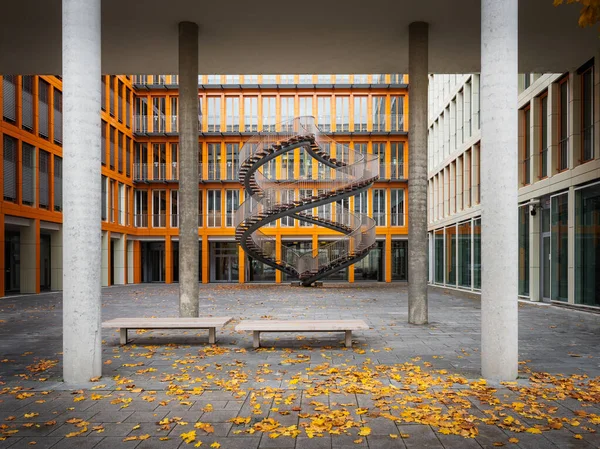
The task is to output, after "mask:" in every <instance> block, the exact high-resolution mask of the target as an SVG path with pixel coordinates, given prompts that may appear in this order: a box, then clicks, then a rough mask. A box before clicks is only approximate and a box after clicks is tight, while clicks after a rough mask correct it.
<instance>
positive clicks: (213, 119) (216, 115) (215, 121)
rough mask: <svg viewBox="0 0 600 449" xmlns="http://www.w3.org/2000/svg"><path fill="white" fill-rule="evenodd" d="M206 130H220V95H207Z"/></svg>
mask: <svg viewBox="0 0 600 449" xmlns="http://www.w3.org/2000/svg"><path fill="white" fill-rule="evenodd" d="M207 101H208V107H207V114H208V132H219V131H221V97H208V98H207Z"/></svg>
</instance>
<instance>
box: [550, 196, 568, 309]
mask: <svg viewBox="0 0 600 449" xmlns="http://www.w3.org/2000/svg"><path fill="white" fill-rule="evenodd" d="M568 206H569V198H568V194H567V193H562V194H558V195H555V196H553V197H551V201H550V216H551V219H550V225H551V226H550V239H551V242H550V253H551V254H550V261H551V270H552V272H551V275H550V279H551V287H550V291H551V297H552V299H553V300H555V301H565V302H566V301H567V300H568V290H569V260H568V259H569V207H568Z"/></svg>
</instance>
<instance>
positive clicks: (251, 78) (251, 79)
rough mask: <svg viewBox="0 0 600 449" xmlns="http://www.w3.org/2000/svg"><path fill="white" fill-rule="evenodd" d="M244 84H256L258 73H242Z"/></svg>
mask: <svg viewBox="0 0 600 449" xmlns="http://www.w3.org/2000/svg"><path fill="white" fill-rule="evenodd" d="M244 83H245V84H258V75H244Z"/></svg>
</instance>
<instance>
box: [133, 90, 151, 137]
mask: <svg viewBox="0 0 600 449" xmlns="http://www.w3.org/2000/svg"><path fill="white" fill-rule="evenodd" d="M133 122H134V127H133V131H134V132H138V133H145V132H146V131H148V99H147V98H146V97H136V98H135V111H134V118H133Z"/></svg>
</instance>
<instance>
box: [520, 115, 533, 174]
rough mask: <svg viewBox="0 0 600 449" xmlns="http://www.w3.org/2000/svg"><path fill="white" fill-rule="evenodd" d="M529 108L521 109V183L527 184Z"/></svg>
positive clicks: (529, 153)
mask: <svg viewBox="0 0 600 449" xmlns="http://www.w3.org/2000/svg"><path fill="white" fill-rule="evenodd" d="M530 111H531V108H530V107H529V105H528V106H527V107H526V108H525V109H523V111H522V112H521V113H522V119H523V146H522V148H523V152H522V153H521V170H522V172H521V183H522V184H523V185H527V184H530V183H531V170H530V167H531V165H530V164H531V158H530V156H531V129H530V128H531V118H530V116H531V114H530Z"/></svg>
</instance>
